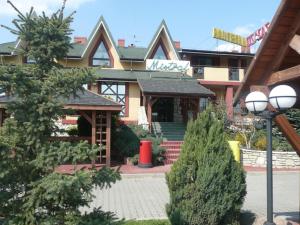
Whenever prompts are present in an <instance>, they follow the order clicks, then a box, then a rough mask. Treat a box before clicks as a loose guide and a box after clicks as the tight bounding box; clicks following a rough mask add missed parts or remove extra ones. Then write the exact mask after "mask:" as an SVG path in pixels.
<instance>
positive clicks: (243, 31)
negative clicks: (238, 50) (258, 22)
mask: <svg viewBox="0 0 300 225" xmlns="http://www.w3.org/2000/svg"><path fill="white" fill-rule="evenodd" d="M256 30H257V27H256V26H255V25H254V24H247V25H244V26H237V27H236V28H235V29H234V30H233V33H234V34H238V35H241V36H243V37H248V36H249V35H250V34H252V33H253V32H254V31H256Z"/></svg>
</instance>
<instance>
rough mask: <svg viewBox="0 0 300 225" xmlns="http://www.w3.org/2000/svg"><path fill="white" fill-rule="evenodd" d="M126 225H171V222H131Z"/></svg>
mask: <svg viewBox="0 0 300 225" xmlns="http://www.w3.org/2000/svg"><path fill="white" fill-rule="evenodd" d="M125 225H171V223H170V222H169V220H130V221H126V222H125Z"/></svg>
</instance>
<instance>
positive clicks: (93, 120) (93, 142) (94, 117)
mask: <svg viewBox="0 0 300 225" xmlns="http://www.w3.org/2000/svg"><path fill="white" fill-rule="evenodd" d="M95 144H96V111H95V110H94V111H92V145H95Z"/></svg>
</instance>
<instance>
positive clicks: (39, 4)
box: [0, 0, 95, 16]
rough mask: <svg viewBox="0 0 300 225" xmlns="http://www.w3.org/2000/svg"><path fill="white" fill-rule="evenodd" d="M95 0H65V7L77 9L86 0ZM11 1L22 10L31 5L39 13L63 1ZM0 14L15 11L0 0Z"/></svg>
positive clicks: (47, 11) (54, 7)
mask: <svg viewBox="0 0 300 225" xmlns="http://www.w3.org/2000/svg"><path fill="white" fill-rule="evenodd" d="M91 1H95V0H67V3H66V8H67V9H72V10H75V9H78V8H79V7H80V5H82V4H85V3H87V2H91ZM11 2H12V3H13V4H14V5H15V6H16V7H17V8H18V9H19V10H20V11H21V12H22V13H25V12H28V11H29V10H30V8H31V6H33V7H34V10H35V11H36V12H37V13H38V14H39V13H41V12H43V11H44V12H46V14H48V13H51V12H54V11H56V10H57V9H59V8H60V7H61V5H62V3H63V0H42V1H41V0H26V1H25V0H11ZM0 5H1V7H0V16H15V15H16V11H15V10H14V9H13V8H12V7H11V5H10V4H8V3H7V1H6V0H0Z"/></svg>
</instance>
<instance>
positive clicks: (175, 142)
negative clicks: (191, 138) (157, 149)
mask: <svg viewBox="0 0 300 225" xmlns="http://www.w3.org/2000/svg"><path fill="white" fill-rule="evenodd" d="M162 144H168V145H176V144H180V145H181V144H183V141H163V143H162Z"/></svg>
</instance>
